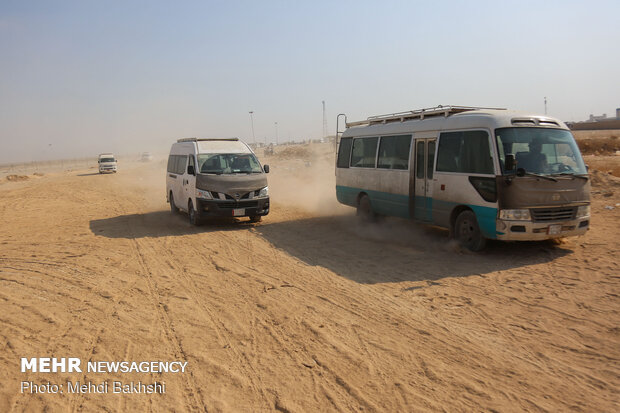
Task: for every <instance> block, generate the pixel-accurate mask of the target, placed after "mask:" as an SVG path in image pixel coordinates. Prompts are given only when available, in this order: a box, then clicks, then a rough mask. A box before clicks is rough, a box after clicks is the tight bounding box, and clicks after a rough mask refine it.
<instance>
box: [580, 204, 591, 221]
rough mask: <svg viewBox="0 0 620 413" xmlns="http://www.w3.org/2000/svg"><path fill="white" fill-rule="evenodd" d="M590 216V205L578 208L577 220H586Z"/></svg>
mask: <svg viewBox="0 0 620 413" xmlns="http://www.w3.org/2000/svg"><path fill="white" fill-rule="evenodd" d="M589 216H590V205H582V206H580V207H577V218H586V217H589Z"/></svg>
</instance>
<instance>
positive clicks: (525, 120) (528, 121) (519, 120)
mask: <svg viewBox="0 0 620 413" xmlns="http://www.w3.org/2000/svg"><path fill="white" fill-rule="evenodd" d="M511 122H512V124H513V125H536V120H535V119H534V118H512V120H511Z"/></svg>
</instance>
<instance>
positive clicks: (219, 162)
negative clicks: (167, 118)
mask: <svg viewBox="0 0 620 413" xmlns="http://www.w3.org/2000/svg"><path fill="white" fill-rule="evenodd" d="M267 173H269V165H265V166H264V167H263V166H261V164H260V162H259V161H258V159H257V158H256V155H255V154H254V152H252V150H251V149H250V147H249V146H248V145H247V144H245V143H244V142H241V141H239V139H237V138H232V139H197V138H187V139H179V140H178V141H177V142H176V143H174V144H172V148H171V149H170V156H169V157H168V168H167V173H166V198H167V200H168V202H169V203H170V210H171V211H172V212H173V213H176V212H178V210H182V211H185V212H187V214H188V215H189V221H190V222H191V223H192V224H193V225H199V224H200V223H202V222H203V221H204V219H205V218H207V217H249V218H250V221H252V222H258V221H260V220H261V217H262V216H264V215H267V214H268V213H269V187H268V186H267V177H266V176H265V174H267Z"/></svg>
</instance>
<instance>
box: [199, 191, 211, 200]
mask: <svg viewBox="0 0 620 413" xmlns="http://www.w3.org/2000/svg"><path fill="white" fill-rule="evenodd" d="M196 198H202V199H213V197H212V196H211V192H209V191H204V190H202V189H196Z"/></svg>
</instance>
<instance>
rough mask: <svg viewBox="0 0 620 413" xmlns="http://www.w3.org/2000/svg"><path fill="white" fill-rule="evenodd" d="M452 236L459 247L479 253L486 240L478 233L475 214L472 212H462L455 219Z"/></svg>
mask: <svg viewBox="0 0 620 413" xmlns="http://www.w3.org/2000/svg"><path fill="white" fill-rule="evenodd" d="M454 236H455V238H456V240H457V241H458V242H459V244H460V245H462V246H463V247H465V248H467V249H468V250H470V251H480V250H481V249H483V248H484V246H485V244H486V239H485V238H484V237H483V236H482V233H481V232H480V227H479V226H478V221H477V220H476V214H474V213H473V212H472V211H463V212H461V213H460V214H459V216H458V217H457V218H456V223H455V224H454Z"/></svg>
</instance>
